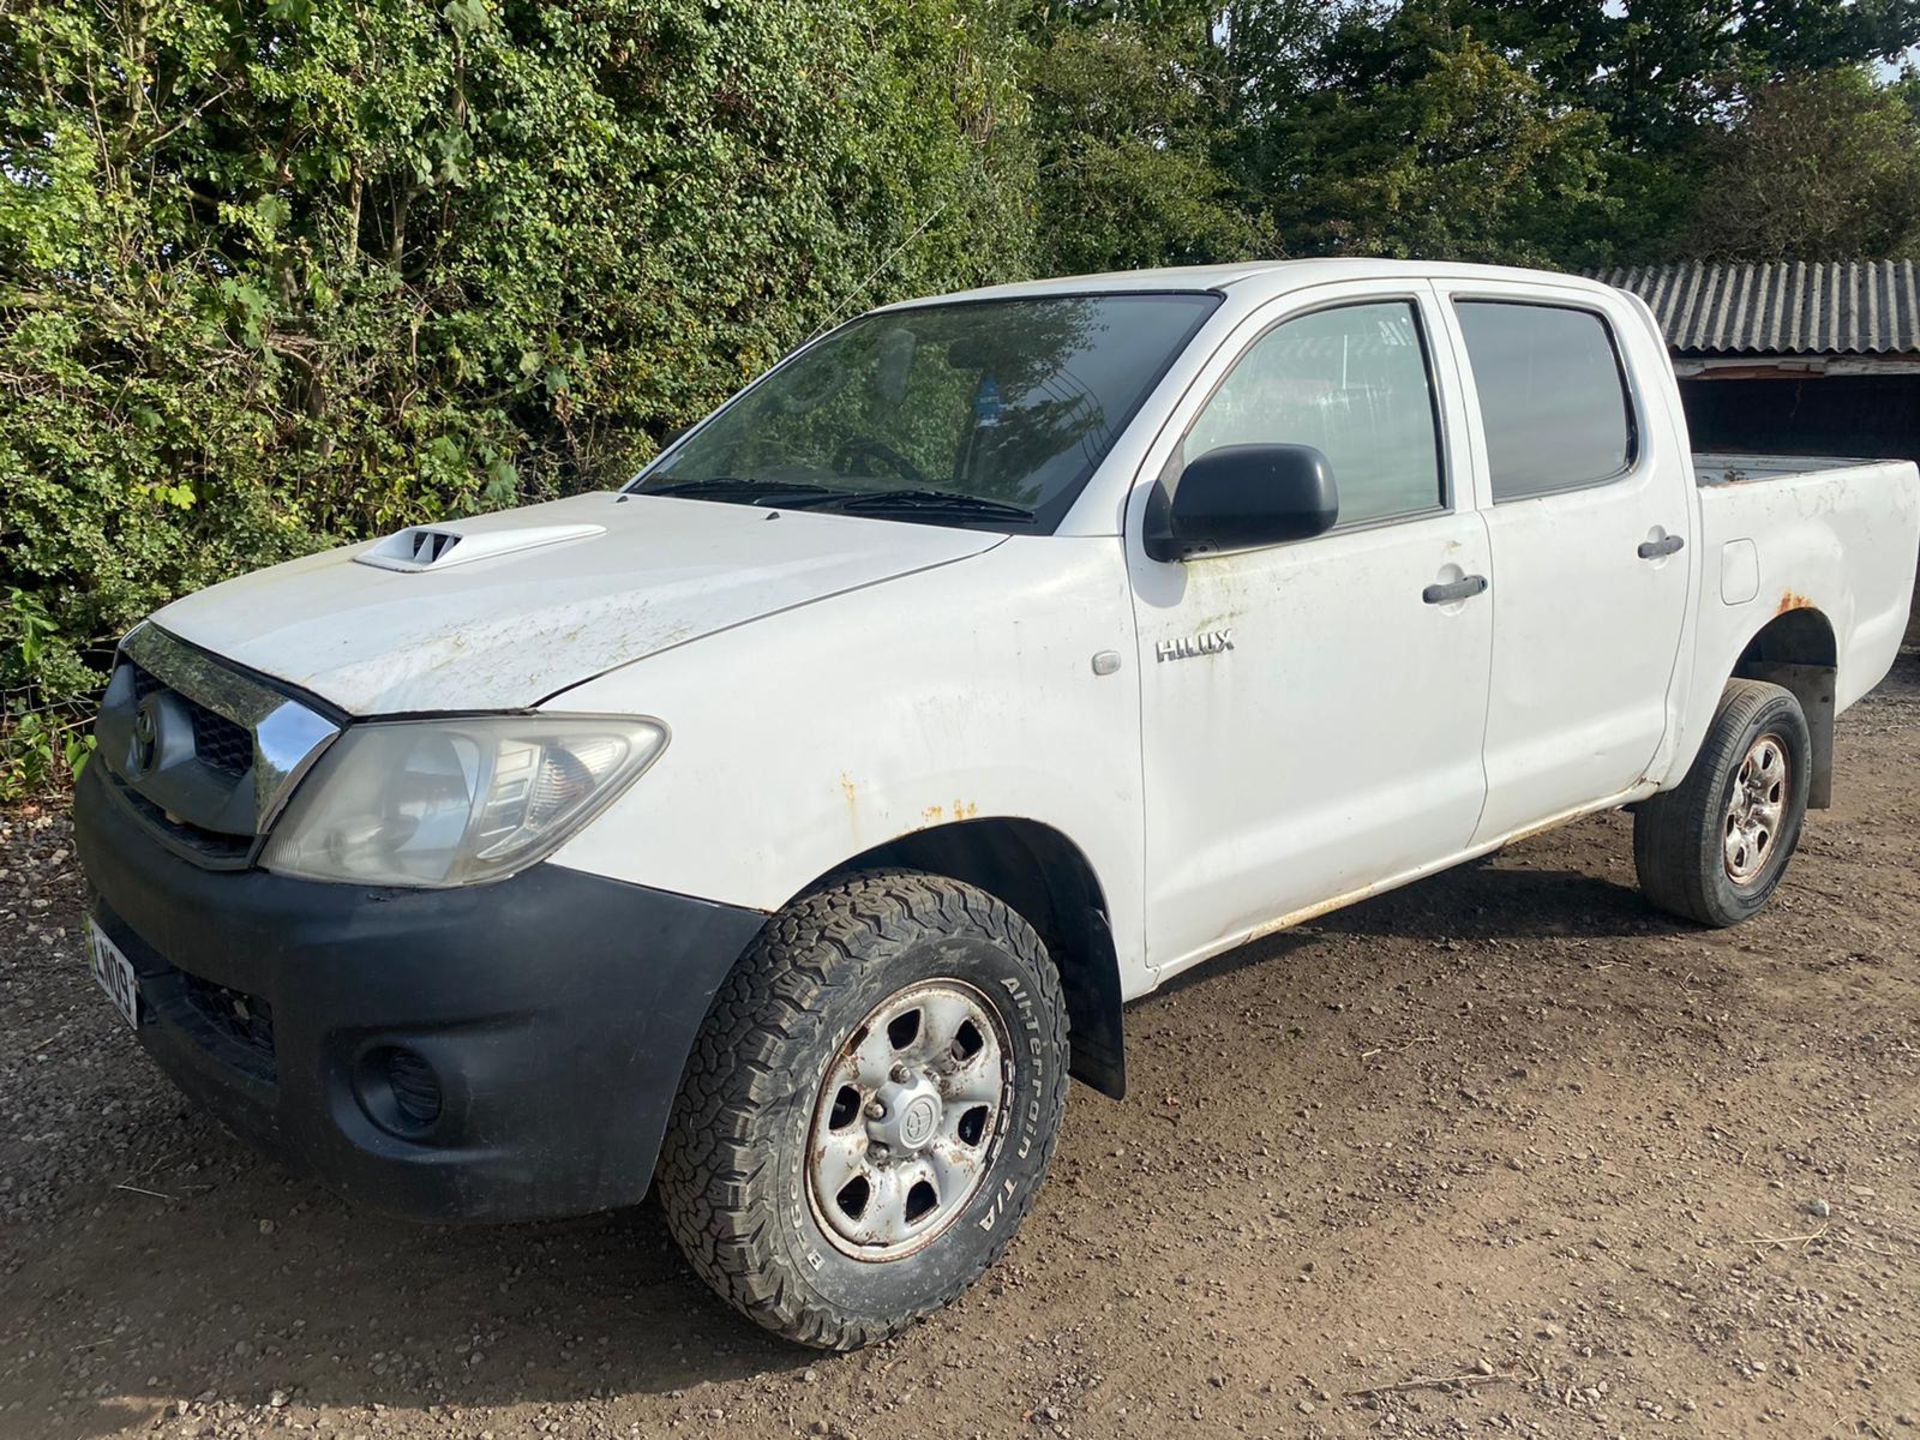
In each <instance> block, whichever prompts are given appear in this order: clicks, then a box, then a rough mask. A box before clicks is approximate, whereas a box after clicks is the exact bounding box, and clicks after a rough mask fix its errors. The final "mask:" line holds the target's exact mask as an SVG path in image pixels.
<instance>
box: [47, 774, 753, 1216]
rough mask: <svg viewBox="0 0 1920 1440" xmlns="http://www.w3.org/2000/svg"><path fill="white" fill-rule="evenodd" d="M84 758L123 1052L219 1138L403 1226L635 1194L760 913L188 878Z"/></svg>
mask: <svg viewBox="0 0 1920 1440" xmlns="http://www.w3.org/2000/svg"><path fill="white" fill-rule="evenodd" d="M97 768H98V767H97V766H96V767H89V769H88V771H87V772H86V774H85V775H83V777H82V779H81V781H80V784H79V786H78V787H77V791H76V794H75V797H74V828H75V840H76V847H77V849H78V852H79V856H80V860H81V863H82V865H83V867H84V868H85V870H86V873H87V876H88V879H89V880H90V881H91V883H92V886H93V890H94V894H95V901H94V907H93V914H94V919H95V920H96V921H97V922H98V923H99V925H100V926H101V928H102V929H103V930H105V931H106V933H107V934H108V936H109V937H111V938H112V939H113V941H114V942H115V943H116V944H117V945H119V947H120V948H121V950H122V951H124V952H125V954H126V956H127V958H128V959H129V960H130V961H131V962H132V964H133V966H134V969H135V970H136V972H137V973H138V975H139V980H140V993H141V1024H140V1030H139V1036H140V1042H141V1044H143V1045H144V1046H145V1047H146V1048H147V1050H148V1052H149V1053H150V1054H151V1055H152V1056H153V1058H154V1059H155V1060H156V1061H157V1062H158V1063H159V1064H160V1066H161V1068H162V1069H163V1070H165V1071H166V1072H167V1073H168V1074H169V1075H170V1076H171V1077H172V1078H173V1079H174V1081H175V1082H176V1083H177V1084H178V1085H179V1086H180V1088H181V1089H183V1090H185V1091H186V1092H187V1093H188V1094H189V1095H191V1096H193V1097H194V1098H195V1099H196V1100H198V1101H199V1102H200V1103H201V1104H203V1105H204V1106H205V1107H206V1108H207V1109H208V1110H210V1111H212V1112H213V1113H214V1114H215V1115H216V1116H218V1117H219V1118H220V1119H221V1120H222V1121H224V1122H225V1123H226V1124H227V1125H228V1126H229V1127H230V1128H232V1129H233V1130H235V1131H237V1132H239V1133H240V1134H241V1135H242V1136H244V1137H246V1138H247V1139H249V1140H251V1141H253V1142H254V1143H256V1144H258V1145H259V1146H260V1147H261V1148H262V1149H264V1150H267V1151H268V1152H270V1153H272V1154H274V1155H276V1156H277V1157H279V1158H281V1159H283V1160H285V1161H286V1162H288V1163H289V1164H291V1165H293V1166H294V1167H295V1168H298V1169H303V1170H307V1171H310V1172H311V1173H313V1174H314V1175H316V1176H318V1177H319V1178H320V1179H321V1180H323V1181H324V1182H326V1183H328V1184H330V1185H331V1186H333V1187H334V1188H335V1189H337V1190H339V1191H340V1192H341V1193H342V1194H344V1195H346V1196H347V1197H348V1198H349V1199H352V1200H355V1201H359V1202H362V1203H364V1204H367V1205H370V1206H372V1207H374V1208H376V1209H380V1210H385V1211H388V1212H391V1213H395V1214H401V1215H407V1216H412V1217H415V1218H420V1219H434V1220H453V1219H484V1220H518V1219H531V1218H534V1217H540V1216H555V1215H569V1214H580V1213H584V1212H587V1211H592V1210H601V1209H606V1208H610V1207H612V1206H617V1205H623V1204H630V1203H632V1202H635V1201H637V1200H639V1199H640V1198H641V1196H643V1195H644V1194H645V1193H646V1189H647V1185H648V1182H649V1181H650V1179H651V1178H652V1174H653V1165H654V1160H655V1157H656V1155H657V1154H658V1151H659V1147H660V1139H661V1136H662V1135H663V1134H664V1133H665V1130H666V1123H667V1117H668V1114H669V1112H670V1110H671V1108H672V1105H673V1100H674V1095H675V1093H676V1092H677V1090H678V1089H679V1085H680V1075H681V1070H682V1067H683V1066H684V1065H685V1063H686V1058H687V1055H688V1053H689V1051H690V1050H691V1048H692V1044H693V1038H694V1034H695V1032H696V1030H697V1029H698V1028H699V1026H700V1024H701V1022H702V1020H703V1019H704V1018H705V1016H706V1011H707V1006H708V1004H709V1003H710V1002H711V1000H712V998H713V994H714V991H715V990H716V989H717V988H718V986H719V984H720V981H721V980H722V978H723V977H724V976H725V975H726V973H727V971H728V970H729V969H730V968H731V967H732V965H733V962H734V960H735V959H736V958H737V957H738V956H739V955H740V953H741V952H742V951H743V950H744V949H745V948H746V946H747V945H748V944H749V943H750V942H751V941H752V939H753V937H754V935H755V934H756V933H757V932H758V931H759V928H760V926H761V924H762V923H763V922H764V921H765V919H766V917H765V916H764V915H763V914H761V913H760V912H758V911H755V910H745V909H739V908H736V907H732V906H726V905H717V904H712V903H709V902H707V901H703V900H695V899H690V898H688V897H686V896H683V895H672V894H668V893H666V892H663V891H658V890H649V889H645V888H643V887H640V886H636V885H628V884H624V883H622V882H620V881H617V880H609V879H605V878H603V877H600V876H594V875H587V874H583V873H581V872H579V871H575V870H568V869H564V868H562V867H560V866H557V865H552V864H542V865H536V866H534V867H533V868H531V869H529V870H527V871H524V872H522V873H521V874H519V875H516V876H514V877H512V878H510V879H507V880H502V881H499V882H496V883H494V884H490V885H480V886H471V887H465V888H460V889H451V890H407V889H372V888H368V887H366V886H356V885H334V884H323V883H319V882H315V881H309V880H292V879H286V878H283V877H281V876H277V875H271V874H268V873H267V872H265V871H263V870H242V871H215V870H208V869H205V868H202V867H201V866H199V865H196V864H194V863H193V862H191V861H190V860H186V859H183V858H181V857H180V856H178V855H176V854H175V853H173V851H171V850H170V849H168V848H167V847H165V846H164V845H162V844H161V843H160V842H159V840H158V839H156V838H155V837H154V835H153V834H152V832H151V830H150V829H149V827H148V826H147V824H146V823H145V822H144V821H143V820H142V819H141V818H140V817H138V816H136V815H135V814H134V813H133V812H132V810H131V809H130V808H129V807H128V805H127V804H126V802H124V801H123V800H121V799H120V798H119V797H118V796H117V794H116V793H115V792H114V790H113V789H112V788H111V785H112V782H110V781H108V780H106V779H103V778H102V777H101V776H100V775H99V774H97V773H96V771H97ZM103 1003H104V1002H103Z"/></svg>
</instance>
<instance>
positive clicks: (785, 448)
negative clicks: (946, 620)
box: [632, 293, 1220, 534]
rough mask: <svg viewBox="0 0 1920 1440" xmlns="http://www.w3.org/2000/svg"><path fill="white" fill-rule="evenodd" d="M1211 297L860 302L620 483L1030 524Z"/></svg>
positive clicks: (1079, 471) (1140, 392)
mask: <svg viewBox="0 0 1920 1440" xmlns="http://www.w3.org/2000/svg"><path fill="white" fill-rule="evenodd" d="M1219 300H1220V297H1219V296H1218V295H1213V294H1165V293H1140V294H1117V295H1115V294H1109V295H1067V296H1056V297H1046V298H1037V299H1024V300H977V301H956V302H954V303H952V304H946V305H927V306H918V307H914V308H911V309H906V310H894V311H887V312H882V313H878V314H873V315H866V316H862V317H861V318H860V319H858V320H855V321H852V322H851V323H849V324H847V325H844V326H842V327H841V328H840V329H839V330H837V331H835V332H834V333H833V334H831V335H829V336H827V337H826V338H825V339H824V340H821V341H820V342H819V343H818V344H816V345H813V346H811V347H809V348H807V349H805V350H803V351H801V352H800V353H799V354H797V355H796V356H794V357H793V358H792V359H790V360H788V361H787V362H786V363H785V364H783V365H781V366H780V367H779V368H778V369H776V370H774V371H773V373H771V374H770V375H768V376H767V378H766V379H765V380H763V381H761V382H760V383H759V384H758V385H756V386H754V387H753V388H752V389H750V390H748V391H747V392H746V393H744V394H742V395H741V396H739V397H738V398H737V399H735V400H733V401H731V402H730V403H729V404H727V405H726V406H725V407H723V408H722V409H721V410H720V411H718V412H717V413H716V414H715V415H714V416H713V418H712V419H710V420H709V421H707V423H706V424H704V425H702V426H701V427H700V428H699V429H698V430H696V431H695V432H694V433H693V434H691V435H689V436H688V437H687V438H686V439H685V440H684V441H683V442H682V443H681V444H680V445H679V446H677V447H676V448H674V449H671V450H669V451H668V452H667V453H666V454H665V455H663V456H662V457H661V458H660V459H659V460H658V461H656V462H655V463H654V464H653V465H652V466H651V467H649V468H648V469H647V470H646V471H645V472H643V473H642V474H641V476H640V477H639V479H637V480H636V481H635V482H634V484H633V486H632V488H633V489H634V490H635V491H637V492H639V493H642V494H668V495H682V496H692V497H698V498H700V499H711V500H719V501H726V502H730V503H734V504H749V505H763V506H778V507H780V508H782V509H793V508H801V507H805V508H810V509H836V510H844V511H846V512H847V513H849V514H858V515H871V516H879V517H884V518H888V519H901V520H914V521H921V522H925V523H931V524H942V525H971V526H981V527H985V528H988V529H1000V530H1006V531H1009V532H1011V533H1023V534H1030V533H1044V532H1046V531H1050V530H1051V529H1053V527H1054V526H1055V525H1057V524H1058V523H1059V521H1060V519H1061V517H1063V516H1064V515H1065V514H1066V512H1067V509H1068V507H1069V506H1071V505H1072V503H1073V501H1074V498H1075V497H1076V496H1077V495H1078V494H1079V493H1080V490H1081V487H1082V486H1084V485H1085V484H1086V482H1087V479H1088V477H1089V476H1091V475H1092V474H1093V470H1094V467H1095V466H1097V465H1098V464H1099V463H1100V461H1101V459H1102V458H1103V457H1104V456H1105V455H1106V453H1107V451H1108V450H1109V449H1110V448H1111V447H1112V445H1113V442H1114V441H1115V440H1116V439H1118V438H1119V435H1120V432H1121V430H1122V429H1124V428H1125V426H1126V424H1127V421H1128V420H1130V419H1131V418H1132V417H1133V413H1134V411H1135V410H1136V409H1137V408H1138V407H1139V405H1140V403H1141V402H1142V401H1143V400H1144V399H1145V398H1146V395H1147V392H1148V391H1149V390H1151V389H1152V388H1153V386H1154V384H1155V383H1156V382H1157V381H1158V380H1159V379H1160V377H1161V376H1162V375H1163V374H1165V373H1166V370H1167V367H1168V366H1169V365H1171V364H1172V363H1173V359H1174V357H1175V356H1176V355H1178V354H1179V353H1180V351H1181V349H1182V348H1183V347H1184V346H1185V345H1186V343H1187V341H1188V340H1190V339H1191V338H1192V337H1193V334H1194V332H1195V331H1196V330H1198V329H1199V328H1200V325H1201V322H1202V321H1204V320H1205V319H1206V317H1207V315H1208V314H1209V313H1210V312H1211V311H1212V310H1213V308H1214V306H1215V305H1217V304H1218V303H1219Z"/></svg>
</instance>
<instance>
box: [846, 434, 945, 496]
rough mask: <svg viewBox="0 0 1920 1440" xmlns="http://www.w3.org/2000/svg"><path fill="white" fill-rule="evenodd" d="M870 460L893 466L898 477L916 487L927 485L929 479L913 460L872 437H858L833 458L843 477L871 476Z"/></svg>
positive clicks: (848, 442)
mask: <svg viewBox="0 0 1920 1440" xmlns="http://www.w3.org/2000/svg"><path fill="white" fill-rule="evenodd" d="M868 460H878V461H880V462H881V463H883V464H885V465H888V466H891V467H892V469H893V472H894V473H895V474H896V475H899V476H900V477H901V478H902V479H905V480H911V481H912V482H913V483H914V484H916V485H925V484H926V483H927V477H926V476H924V475H922V474H921V473H920V470H919V467H917V466H916V465H915V464H914V463H913V462H912V461H911V460H909V459H907V457H906V456H904V455H902V454H901V453H900V452H899V451H898V450H896V449H894V448H893V447H892V446H891V445H888V444H886V443H885V442H883V441H880V440H875V439H874V438H873V437H872V436H871V435H856V436H854V437H853V438H852V439H851V440H849V441H847V443H846V444H844V445H842V446H841V447H840V449H839V451H838V452H837V453H836V454H835V455H834V457H833V468H834V469H835V470H837V471H839V472H840V473H841V474H843V475H871V474H873V470H872V468H871V467H870V466H868V465H867V464H866V463H865V462H866V461H868ZM856 462H859V463H856Z"/></svg>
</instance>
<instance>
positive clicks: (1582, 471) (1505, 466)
mask: <svg viewBox="0 0 1920 1440" xmlns="http://www.w3.org/2000/svg"><path fill="white" fill-rule="evenodd" d="M1454 308H1455V311H1456V313H1457V314H1458V315H1459V317H1460V329H1461V330H1462V332H1463V333H1464V334H1465V335H1466V340H1467V358H1468V360H1469V361H1470V362H1471V363H1472V365H1473V383H1474V387H1475V388H1476V389H1477V390H1478V391H1479V392H1480V416H1481V420H1482V421H1483V423H1484V425H1485V428H1486V432H1487V466H1488V468H1489V470H1490V471H1491V472H1492V476H1493V498H1494V499H1495V500H1496V501H1500V500H1520V499H1524V498H1525V497H1527V496H1529V495H1550V494H1552V493H1553V492H1554V491H1556V490H1577V489H1579V488H1581V487H1582V486H1586V485H1594V484H1598V483H1600V482H1602V481H1605V480H1611V479H1612V478H1614V477H1615V476H1616V475H1619V474H1621V473H1622V472H1623V471H1625V470H1626V468H1627V467H1628V466H1629V465H1631V464H1632V463H1633V456H1634V427H1633V407H1632V405H1631V404H1630V402H1629V400H1628V391H1627V378H1626V375H1625V374H1624V373H1623V372H1622V370H1621V368H1620V356H1619V353H1618V352H1617V351H1616V350H1615V349H1614V344H1613V334H1612V332H1611V331H1610V330H1608V328H1607V322H1606V321H1605V320H1603V319H1601V318H1600V317H1599V316H1598V315H1596V314H1594V313H1593V312H1592V311H1590V310H1573V309H1569V308H1567V307H1565V306H1558V305H1524V304H1513V303H1511V302H1509V301H1490V300H1467V301H1459V302H1456V304H1455V307H1454Z"/></svg>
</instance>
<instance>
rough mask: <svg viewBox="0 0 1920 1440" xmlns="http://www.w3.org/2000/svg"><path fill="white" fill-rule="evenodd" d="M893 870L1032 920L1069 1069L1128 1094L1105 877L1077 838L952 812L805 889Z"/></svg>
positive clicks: (1105, 1090)
mask: <svg viewBox="0 0 1920 1440" xmlns="http://www.w3.org/2000/svg"><path fill="white" fill-rule="evenodd" d="M892 869H905V870H921V871H925V872H927V873H928V874H933V875H942V876H945V877H946V878H947V879H949V880H958V881H961V882H962V883H964V884H968V885H974V886H977V887H978V888H980V889H982V890H984V891H986V892H987V893H988V894H989V895H992V896H994V897H995V898H996V899H998V900H1000V901H1002V902H1003V903H1004V904H1006V905H1007V906H1009V907H1010V908H1011V909H1013V910H1014V911H1016V912H1017V913H1018V914H1019V915H1020V916H1021V918H1022V919H1024V920H1025V921H1026V922H1027V923H1028V924H1029V925H1031V926H1033V928H1034V931H1035V933H1036V934H1038V935H1039V936H1040V939H1041V942H1042V943H1043V944H1045V945H1046V947H1047V953H1048V954H1050V955H1051V956H1052V957H1053V960H1054V964H1055V965H1056V966H1058V967H1059V970H1060V984H1061V989H1062V991H1063V992H1064V993H1065V995H1066V1000H1067V1022H1068V1035H1067V1038H1068V1046H1069V1053H1070V1054H1071V1056H1072V1060H1071V1063H1070V1065H1069V1069H1070V1071H1071V1073H1072V1075H1073V1077H1074V1078H1075V1079H1076V1080H1080V1081H1082V1082H1084V1083H1085V1084H1087V1085H1090V1086H1091V1087H1093V1088H1094V1089H1095V1090H1098V1091H1099V1092H1100V1093H1101V1094H1103V1095H1108V1096H1111V1097H1112V1098H1113V1099H1116V1100H1118V1099H1122V1098H1124V1096H1125V1095H1126V1088H1127V1074H1126V1036H1125V1031H1124V1028H1123V1022H1122V1014H1121V1012H1122V999H1121V986H1120V961H1119V955H1118V952H1117V951H1116V948H1115V946H1114V942H1113V930H1112V926H1111V925H1110V924H1109V921H1108V913H1109V912H1108V909H1107V901H1106V896H1105V893H1104V891H1103V890H1102V887H1101V885H1100V878H1099V876H1098V875H1097V874H1096V873H1095V871H1094V868H1093V865H1092V864H1091V862H1089V861H1088V859H1087V857H1086V855H1085V854H1084V853H1083V852H1082V851H1081V850H1080V847H1079V846H1077V845H1075V844H1074V843H1073V841H1071V840H1070V839H1068V838H1067V837H1066V836H1065V835H1064V834H1062V833H1061V832H1060V831H1058V830H1056V829H1054V828H1053V827H1052V826H1050V825H1046V824H1043V823H1041V822H1039V821H1037V820H1023V819H1016V818H1011V817H999V816H995V817H989V818H982V819H977V820H962V821H954V822H952V823H949V824H945V825H935V826H932V827H929V828H927V829H924V830H916V831H913V832H911V833H910V834H906V835H901V836H897V837H895V838H894V839H892V840H888V841H886V842H884V843H883V844H880V845H876V846H874V847H873V848H871V849H869V850H865V851H862V852H861V853H860V854H858V855H855V856H854V857H852V858H851V859H849V860H846V861H844V862H842V863H841V864H839V865H836V866H834V867H833V869H832V870H830V871H828V872H827V873H826V874H824V875H821V876H820V877H819V878H818V879H816V880H814V881H813V882H812V883H811V884H809V885H807V886H805V887H803V888H802V890H801V891H800V893H801V894H805V893H807V892H808V891H810V890H815V889H818V888H819V887H820V886H822V885H826V884H831V883H833V882H834V881H836V880H839V879H842V878H844V877H845V876H848V875H852V874H858V873H861V872H864V871H870V870H892Z"/></svg>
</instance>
